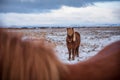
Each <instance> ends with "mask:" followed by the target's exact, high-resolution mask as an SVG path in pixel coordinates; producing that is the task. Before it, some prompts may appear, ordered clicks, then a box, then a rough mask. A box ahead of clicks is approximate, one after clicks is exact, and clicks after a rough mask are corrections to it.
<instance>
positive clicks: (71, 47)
mask: <svg viewBox="0 0 120 80" xmlns="http://www.w3.org/2000/svg"><path fill="white" fill-rule="evenodd" d="M80 41H81V40H80V34H79V33H78V32H74V29H73V28H67V37H66V45H67V48H68V53H69V58H68V60H70V59H71V55H72V60H74V59H75V56H77V57H79V46H80Z"/></svg>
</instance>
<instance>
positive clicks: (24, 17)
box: [0, 0, 120, 26]
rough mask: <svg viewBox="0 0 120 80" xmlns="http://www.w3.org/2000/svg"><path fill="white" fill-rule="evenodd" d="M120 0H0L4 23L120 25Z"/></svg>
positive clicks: (0, 22)
mask: <svg viewBox="0 0 120 80" xmlns="http://www.w3.org/2000/svg"><path fill="white" fill-rule="evenodd" d="M119 5H120V0H0V16H1V17H0V25H2V26H27V25H53V24H54V25H72V24H76V25H92V24H94V25H95V24H120V15H119V14H120V6H119Z"/></svg>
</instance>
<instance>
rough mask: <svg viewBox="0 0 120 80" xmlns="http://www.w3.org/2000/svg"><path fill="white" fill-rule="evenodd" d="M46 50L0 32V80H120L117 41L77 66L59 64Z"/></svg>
mask: <svg viewBox="0 0 120 80" xmlns="http://www.w3.org/2000/svg"><path fill="white" fill-rule="evenodd" d="M50 47H51V45H50V44H46V43H45V42H44V41H40V42H39V41H37V42H36V41H22V40H21V35H15V34H13V33H10V32H7V31H6V30H4V29H0V80H120V41H117V42H115V43H112V44H111V45H108V46H107V47H105V48H104V49H103V50H101V51H100V52H99V53H98V54H97V55H95V56H94V57H92V58H90V59H88V60H86V61H83V62H79V63H77V64H63V63H62V62H60V61H59V60H58V59H57V57H56V56H55V54H54V51H53V49H52V48H50Z"/></svg>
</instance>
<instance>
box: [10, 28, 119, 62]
mask: <svg viewBox="0 0 120 80" xmlns="http://www.w3.org/2000/svg"><path fill="white" fill-rule="evenodd" d="M9 31H10V32H18V33H22V34H23V37H22V39H23V40H25V39H36V40H40V39H41V38H45V39H46V40H47V41H48V42H51V43H53V45H54V50H55V52H56V55H57V56H58V58H59V59H60V60H61V61H62V62H64V63H69V64H74V63H77V62H80V61H84V60H87V59H89V58H91V57H92V56H94V55H96V54H97V53H98V52H99V51H100V50H101V49H103V48H104V47H105V46H106V45H108V44H110V43H112V42H115V41H118V40H120V27H115V28H75V31H78V32H79V33H80V34H81V44H80V48H79V57H75V60H71V61H69V60H68V50H67V47H66V28H46V29H9Z"/></svg>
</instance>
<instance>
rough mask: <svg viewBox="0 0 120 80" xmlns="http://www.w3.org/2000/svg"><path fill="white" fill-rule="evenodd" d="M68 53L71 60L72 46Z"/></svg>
mask: <svg viewBox="0 0 120 80" xmlns="http://www.w3.org/2000/svg"><path fill="white" fill-rule="evenodd" d="M68 53H69V58H68V60H70V59H71V49H70V48H68Z"/></svg>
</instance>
